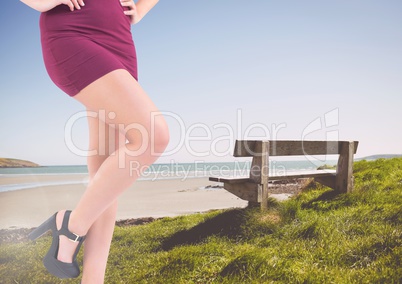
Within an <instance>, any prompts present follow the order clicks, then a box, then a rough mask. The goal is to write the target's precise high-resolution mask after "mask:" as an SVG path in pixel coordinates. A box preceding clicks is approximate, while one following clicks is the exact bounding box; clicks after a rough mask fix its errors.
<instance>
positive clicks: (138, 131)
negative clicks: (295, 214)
mask: <svg viewBox="0 0 402 284" xmlns="http://www.w3.org/2000/svg"><path fill="white" fill-rule="evenodd" d="M75 98H76V99H77V100H78V101H80V102H81V103H83V104H84V105H85V106H86V107H87V109H88V111H92V112H96V113H99V115H100V114H101V113H104V114H105V115H104V117H101V115H100V116H99V119H104V121H105V123H107V124H109V125H112V126H115V127H117V128H118V129H119V131H120V132H121V133H123V134H124V135H125V137H126V139H127V140H128V143H127V144H126V145H124V146H123V147H120V148H119V149H117V150H116V152H115V153H114V154H113V155H110V156H109V157H107V158H106V159H105V161H104V162H103V163H102V165H101V166H100V167H99V169H98V171H97V172H96V174H95V176H94V177H93V179H91V180H90V183H89V184H88V188H87V190H86V192H85V193H84V195H83V196H82V198H81V199H80V201H79V203H78V205H77V206H76V208H75V209H74V210H73V212H72V214H71V217H70V223H69V229H70V230H71V231H72V232H74V233H76V234H79V235H85V234H86V233H87V232H88V231H89V229H90V228H91V226H92V225H93V224H94V222H95V221H96V220H97V219H98V218H99V217H100V216H101V214H102V213H103V212H105V210H106V209H107V208H109V207H110V206H111V205H113V204H114V203H115V202H116V200H117V198H118V196H119V195H120V194H121V193H122V192H124V190H126V189H127V188H128V187H129V186H130V185H131V184H132V183H133V182H134V181H135V180H136V179H137V178H138V177H139V176H140V174H141V172H142V171H143V170H145V169H146V168H147V167H148V166H149V165H151V164H152V163H153V162H154V161H155V160H156V159H157V158H158V157H159V156H160V155H161V154H162V152H163V150H164V149H165V148H166V146H167V143H168V139H169V134H168V128H167V125H166V122H165V120H164V119H163V117H162V116H161V115H160V113H159V111H158V109H157V108H156V107H155V105H154V104H153V102H152V101H151V100H150V98H149V97H148V96H147V94H146V93H145V92H144V90H143V89H142V88H141V86H140V85H139V84H138V83H137V81H136V80H135V79H134V78H133V77H132V76H131V75H130V74H129V73H128V72H127V71H125V70H115V71H113V72H111V73H109V74H107V75H105V76H103V77H102V78H100V79H98V80H97V81H95V82H93V83H92V84H90V85H89V86H88V87H86V88H85V89H84V90H83V91H81V92H80V93H79V94H78V95H77V96H75ZM132 167H135V170H132V169H133V168H132ZM138 169H141V170H138ZM59 215H61V214H59ZM60 218H62V217H60ZM74 245H75V244H74V243H71V244H69V245H65V246H63V244H61V245H60V248H59V255H58V258H59V259H60V258H63V257H64V256H65V257H66V258H65V259H64V261H68V256H69V255H70V261H71V255H72V254H73V251H74V249H75V246H74ZM60 260H63V259H60Z"/></svg>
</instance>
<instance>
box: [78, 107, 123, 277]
mask: <svg viewBox="0 0 402 284" xmlns="http://www.w3.org/2000/svg"><path fill="white" fill-rule="evenodd" d="M88 126H89V151H93V150H95V151H96V154H94V155H90V156H88V173H89V179H90V180H91V179H93V178H94V177H95V174H96V172H97V171H98V169H99V168H100V166H101V165H102V163H103V162H104V161H105V160H106V158H107V157H108V156H109V155H110V154H112V153H113V152H114V151H115V150H116V149H118V148H119V147H121V146H123V145H124V144H125V137H124V135H122V134H120V135H119V132H118V130H117V129H115V128H113V127H111V126H109V125H107V124H105V123H104V122H102V121H100V120H99V119H98V118H95V117H92V116H91V115H88ZM116 212H117V201H116V202H115V203H113V204H112V205H111V206H109V208H108V209H106V210H105V211H104V212H103V213H102V215H100V217H99V218H98V219H97V220H96V221H95V223H93V224H92V226H91V228H90V229H89V231H88V233H87V237H86V240H85V243H84V267H83V268H84V269H83V274H82V281H81V283H85V284H88V283H103V282H104V277H105V271H106V264H107V259H108V255H109V249H110V243H111V241H112V237H113V231H114V226H115V221H116Z"/></svg>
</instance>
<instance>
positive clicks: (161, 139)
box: [150, 119, 170, 156]
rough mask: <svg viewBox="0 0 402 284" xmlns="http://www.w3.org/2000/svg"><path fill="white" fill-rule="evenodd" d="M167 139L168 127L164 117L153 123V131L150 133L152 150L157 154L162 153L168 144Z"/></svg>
mask: <svg viewBox="0 0 402 284" xmlns="http://www.w3.org/2000/svg"><path fill="white" fill-rule="evenodd" d="M169 139H170V135H169V127H168V125H167V123H166V121H165V120H164V119H163V120H159V121H157V122H156V123H155V124H154V126H153V131H152V133H151V141H150V142H151V143H150V144H151V147H152V150H153V151H152V152H153V153H154V154H155V155H157V156H160V155H162V153H163V152H164V151H165V149H166V147H167V145H168V144H169Z"/></svg>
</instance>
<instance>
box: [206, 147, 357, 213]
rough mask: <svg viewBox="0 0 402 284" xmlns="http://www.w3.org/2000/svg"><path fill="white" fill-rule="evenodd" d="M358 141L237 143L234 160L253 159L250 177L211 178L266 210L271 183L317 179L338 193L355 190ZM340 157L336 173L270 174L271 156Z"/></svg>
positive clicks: (320, 171)
mask: <svg viewBox="0 0 402 284" xmlns="http://www.w3.org/2000/svg"><path fill="white" fill-rule="evenodd" d="M358 144H359V142H357V141H275V140H273V141H250V140H237V141H236V144H235V149H234V154H233V156H234V157H252V158H253V159H252V162H251V167H250V174H249V176H248V177H210V178H209V180H210V181H215V182H222V183H223V184H224V188H225V189H226V190H227V191H229V192H231V193H233V194H234V195H236V196H238V197H240V198H241V199H244V200H248V201H249V203H250V204H255V203H260V204H261V208H263V209H264V208H267V204H268V203H267V201H268V196H269V194H268V181H269V180H284V179H297V178H314V179H315V180H316V181H317V182H319V183H321V184H323V185H326V186H328V187H331V188H333V189H334V190H335V191H336V192H339V193H347V192H351V191H352V190H353V155H354V154H355V153H356V150H357V146H358ZM335 154H337V155H339V158H338V164H337V167H336V170H332V171H331V170H316V171H309V172H292V173H289V174H286V175H275V174H273V175H269V157H272V156H306V155H309V156H316V155H335Z"/></svg>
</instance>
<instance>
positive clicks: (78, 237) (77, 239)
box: [69, 232, 81, 243]
mask: <svg viewBox="0 0 402 284" xmlns="http://www.w3.org/2000/svg"><path fill="white" fill-rule="evenodd" d="M71 234H73V235H74V236H75V240H73V239H70V238H69V240H70V241H72V242H73V243H76V242H78V241H79V240H80V238H81V237H80V236H78V235H77V234H74V233H73V232H71Z"/></svg>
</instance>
